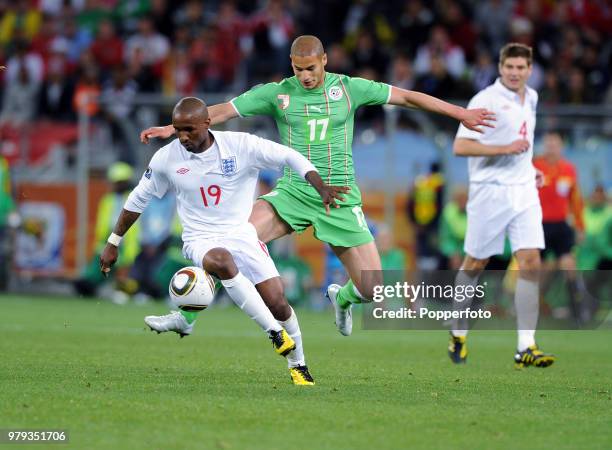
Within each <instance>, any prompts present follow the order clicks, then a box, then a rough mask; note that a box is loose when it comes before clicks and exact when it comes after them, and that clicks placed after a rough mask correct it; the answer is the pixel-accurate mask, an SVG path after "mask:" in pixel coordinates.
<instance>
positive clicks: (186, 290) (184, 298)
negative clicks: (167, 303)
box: [168, 266, 215, 311]
mask: <svg viewBox="0 0 612 450" xmlns="http://www.w3.org/2000/svg"><path fill="white" fill-rule="evenodd" d="M168 290H169V292H170V299H171V300H172V303H174V305H175V306H176V307H177V308H178V309H181V310H183V311H202V310H203V309H206V308H208V305H210V304H211V303H212V301H213V299H214V298H215V280H214V279H213V277H211V276H210V275H209V274H208V273H206V271H204V270H202V269H201V268H199V267H193V266H190V267H183V268H182V269H181V270H179V271H178V272H176V273H175V274H174V275H173V276H172V280H171V281H170V288H169V289H168Z"/></svg>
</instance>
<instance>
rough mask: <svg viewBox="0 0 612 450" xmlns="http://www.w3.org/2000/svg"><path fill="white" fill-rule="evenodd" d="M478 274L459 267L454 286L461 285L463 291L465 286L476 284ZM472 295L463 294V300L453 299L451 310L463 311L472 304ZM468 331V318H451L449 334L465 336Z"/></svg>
mask: <svg viewBox="0 0 612 450" xmlns="http://www.w3.org/2000/svg"><path fill="white" fill-rule="evenodd" d="M479 276H480V275H476V276H473V277H472V276H470V275H469V274H468V273H467V272H466V271H465V270H463V269H459V271H458V272H457V276H456V277H455V288H456V287H457V286H463V292H465V290H466V289H465V286H476V283H478V278H479ZM472 297H473V296H468V295H465V298H464V299H463V301H461V302H460V301H458V300H457V299H453V310H454V311H463V310H466V309H468V308H469V307H470V306H472V299H473V298H472ZM467 333H468V320H467V319H455V320H453V326H452V328H451V334H452V335H453V336H456V337H459V336H463V337H465V336H467Z"/></svg>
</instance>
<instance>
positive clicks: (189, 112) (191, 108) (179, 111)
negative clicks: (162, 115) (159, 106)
mask: <svg viewBox="0 0 612 450" xmlns="http://www.w3.org/2000/svg"><path fill="white" fill-rule="evenodd" d="M172 115H173V116H176V115H184V116H192V117H197V118H199V119H204V120H206V119H208V108H207V107H206V103H204V102H203V101H202V100H200V99H199V98H196V97H184V98H182V99H180V100H179V102H178V103H177V104H176V106H175V107H174V110H173V111H172Z"/></svg>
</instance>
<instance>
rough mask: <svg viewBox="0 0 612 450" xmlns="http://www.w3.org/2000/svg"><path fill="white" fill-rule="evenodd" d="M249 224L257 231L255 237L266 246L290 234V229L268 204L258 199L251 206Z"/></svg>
mask: <svg viewBox="0 0 612 450" xmlns="http://www.w3.org/2000/svg"><path fill="white" fill-rule="evenodd" d="M249 222H251V223H252V224H253V226H254V227H255V230H257V237H258V238H259V240H260V241H262V242H265V243H266V244H267V243H268V242H270V241H273V240H274V239H278V238H280V237H283V236H285V235H287V234H290V233H291V227H289V225H288V224H287V222H285V221H284V220H283V219H281V218H280V217H279V216H278V214H276V211H275V210H274V208H273V207H272V205H271V204H270V203H268V202H267V201H265V200H262V199H258V200H257V201H256V202H255V204H254V205H253V210H252V211H251V217H249Z"/></svg>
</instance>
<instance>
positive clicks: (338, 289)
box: [327, 241, 382, 336]
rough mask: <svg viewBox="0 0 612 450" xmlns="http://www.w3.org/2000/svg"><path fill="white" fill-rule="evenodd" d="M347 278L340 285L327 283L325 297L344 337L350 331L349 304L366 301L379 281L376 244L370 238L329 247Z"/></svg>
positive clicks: (379, 271) (380, 281) (351, 319)
mask: <svg viewBox="0 0 612 450" xmlns="http://www.w3.org/2000/svg"><path fill="white" fill-rule="evenodd" d="M331 248H332V250H333V251H334V253H335V254H336V256H338V258H339V259H340V261H341V262H342V264H343V265H344V268H345V269H346V271H347V272H348V274H349V277H350V280H349V281H348V282H347V283H346V284H345V285H344V286H339V285H337V284H331V285H329V286H328V288H327V297H328V298H329V300H330V301H331V303H332V305H333V307H334V309H335V312H336V326H337V327H338V331H339V332H340V333H341V334H343V335H344V336H349V335H350V334H351V333H352V330H353V318H352V313H351V306H352V304H353V303H368V302H371V301H372V298H373V296H374V286H376V285H379V284H382V272H381V271H382V266H381V264H380V256H379V254H378V250H377V249H376V244H375V243H374V242H373V241H372V242H369V243H367V244H363V245H358V246H356V247H338V246H333V245H332V246H331Z"/></svg>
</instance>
